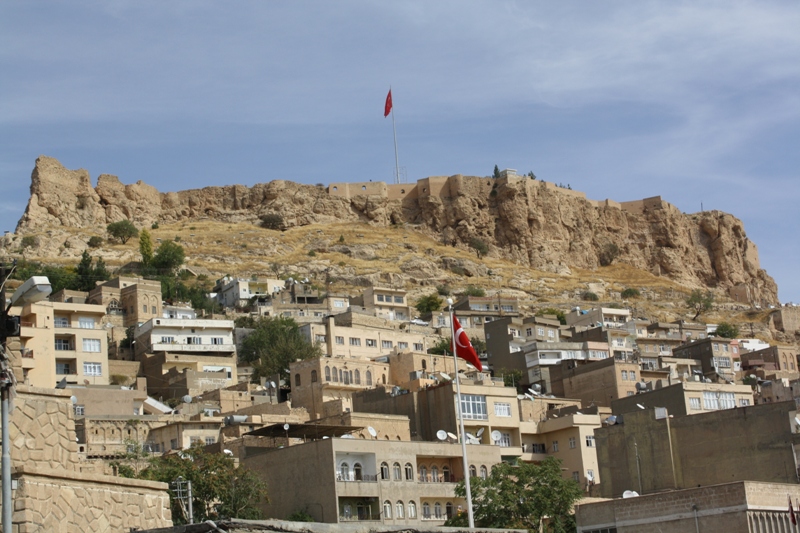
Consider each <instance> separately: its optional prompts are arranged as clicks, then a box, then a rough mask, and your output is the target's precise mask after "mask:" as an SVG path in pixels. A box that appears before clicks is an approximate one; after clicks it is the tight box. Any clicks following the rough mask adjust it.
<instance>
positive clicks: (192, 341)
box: [186, 337, 203, 344]
mask: <svg viewBox="0 0 800 533" xmlns="http://www.w3.org/2000/svg"><path fill="white" fill-rule="evenodd" d="M186 344H203V339H201V338H200V337H186Z"/></svg>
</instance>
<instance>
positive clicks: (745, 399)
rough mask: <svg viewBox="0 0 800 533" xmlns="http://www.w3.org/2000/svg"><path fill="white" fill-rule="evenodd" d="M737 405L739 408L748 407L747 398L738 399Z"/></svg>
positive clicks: (748, 401)
mask: <svg viewBox="0 0 800 533" xmlns="http://www.w3.org/2000/svg"><path fill="white" fill-rule="evenodd" d="M739 405H740V406H741V407H747V406H748V405H750V400H748V399H747V398H740V399H739Z"/></svg>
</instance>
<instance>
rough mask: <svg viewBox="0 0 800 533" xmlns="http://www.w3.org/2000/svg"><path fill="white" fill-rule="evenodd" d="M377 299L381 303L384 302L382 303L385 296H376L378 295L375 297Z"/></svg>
mask: <svg viewBox="0 0 800 533" xmlns="http://www.w3.org/2000/svg"><path fill="white" fill-rule="evenodd" d="M375 298H376V299H377V300H378V301H379V302H382V301H383V294H376V295H375Z"/></svg>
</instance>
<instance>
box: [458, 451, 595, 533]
mask: <svg viewBox="0 0 800 533" xmlns="http://www.w3.org/2000/svg"><path fill="white" fill-rule="evenodd" d="M470 485H471V488H472V506H473V513H474V519H475V525H476V526H477V527H483V528H502V529H509V528H513V529H527V530H530V531H540V529H541V526H542V521H543V520H544V519H545V518H547V519H548V520H549V528H548V530H549V531H551V532H552V533H566V532H567V531H570V529H571V526H572V525H573V523H574V522H573V518H572V516H571V515H572V507H573V505H574V504H575V502H576V501H578V500H579V499H580V498H581V496H582V495H583V491H582V490H581V487H580V485H578V483H577V482H575V481H573V480H571V479H564V478H563V477H562V476H561V461H559V460H558V459H555V458H554V457H552V456H550V457H547V458H546V459H545V460H544V461H542V462H541V463H539V464H533V463H520V464H518V465H511V464H509V463H500V464H498V465H495V466H494V467H493V468H492V473H491V474H490V475H489V477H487V478H486V479H482V478H479V477H473V478H471V479H470ZM456 496H458V497H460V498H465V497H466V489H465V488H464V482H463V481H460V482H459V483H458V485H457V486H456ZM464 525H467V516H466V514H461V515H459V516H456V517H454V518H451V519H450V520H448V521H447V522H446V523H445V526H462V527H463V526H464Z"/></svg>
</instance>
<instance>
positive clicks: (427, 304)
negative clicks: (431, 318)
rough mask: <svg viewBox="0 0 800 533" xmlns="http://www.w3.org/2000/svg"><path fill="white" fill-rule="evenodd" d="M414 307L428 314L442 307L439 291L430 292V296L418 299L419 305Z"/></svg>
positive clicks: (421, 312)
mask: <svg viewBox="0 0 800 533" xmlns="http://www.w3.org/2000/svg"><path fill="white" fill-rule="evenodd" d="M414 307H415V308H416V309H417V311H419V312H420V314H423V315H426V314H428V313H433V312H434V311H438V310H439V309H441V308H442V299H441V298H439V295H438V294H437V293H433V294H429V295H428V296H423V297H422V298H420V299H419V300H417V305H415V306H414Z"/></svg>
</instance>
